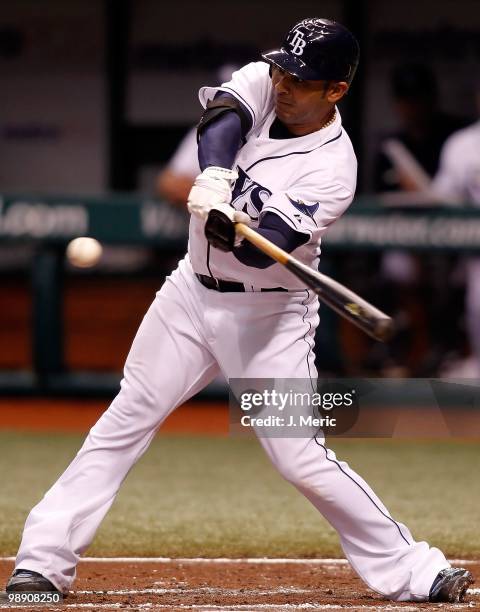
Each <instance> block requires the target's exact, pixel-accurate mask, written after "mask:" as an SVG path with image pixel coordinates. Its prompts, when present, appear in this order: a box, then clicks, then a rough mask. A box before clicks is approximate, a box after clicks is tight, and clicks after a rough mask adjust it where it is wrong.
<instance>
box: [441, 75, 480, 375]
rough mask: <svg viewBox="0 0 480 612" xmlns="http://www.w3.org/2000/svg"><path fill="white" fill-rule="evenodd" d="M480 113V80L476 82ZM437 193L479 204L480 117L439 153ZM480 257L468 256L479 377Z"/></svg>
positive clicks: (468, 304)
mask: <svg viewBox="0 0 480 612" xmlns="http://www.w3.org/2000/svg"><path fill="white" fill-rule="evenodd" d="M476 98H477V108H478V112H479V114H480V80H478V81H477V83H476ZM432 188H433V190H434V191H435V193H436V195H438V196H439V197H440V198H443V199H444V200H445V201H447V202H449V203H451V204H457V205H460V206H461V205H463V204H465V203H466V204H467V205H474V206H480V119H479V120H478V121H476V122H475V123H474V124H473V125H471V126H469V127H467V128H464V129H463V130H459V131H458V132H455V134H452V136H450V138H449V139H448V140H447V141H446V142H445V145H444V146H443V149H442V152H441V156H440V168H439V170H438V172H437V174H436V176H435V178H434V180H433V184H432ZM479 280H480V257H479V256H478V255H477V256H475V257H469V258H468V259H467V294H466V314H467V317H466V320H467V326H468V332H469V340H470V344H471V347H472V350H473V353H474V356H475V360H476V370H477V372H476V376H480V282H479Z"/></svg>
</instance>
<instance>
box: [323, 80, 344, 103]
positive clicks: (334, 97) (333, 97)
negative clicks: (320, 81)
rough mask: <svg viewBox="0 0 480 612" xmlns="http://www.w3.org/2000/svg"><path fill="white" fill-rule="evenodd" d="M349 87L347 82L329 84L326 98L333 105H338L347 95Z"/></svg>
mask: <svg viewBox="0 0 480 612" xmlns="http://www.w3.org/2000/svg"><path fill="white" fill-rule="evenodd" d="M348 88H349V85H348V83H347V82H346V81H332V82H331V83H329V87H328V91H327V93H326V96H325V97H326V98H327V100H328V101H329V102H331V103H332V104H336V103H337V102H338V101H339V100H341V99H342V98H343V96H344V95H345V94H346V93H347V91H348Z"/></svg>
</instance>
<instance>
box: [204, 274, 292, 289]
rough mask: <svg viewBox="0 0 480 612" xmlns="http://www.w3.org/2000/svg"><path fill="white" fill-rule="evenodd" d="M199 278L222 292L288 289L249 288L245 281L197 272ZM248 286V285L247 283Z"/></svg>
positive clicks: (208, 285) (209, 287)
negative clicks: (227, 279)
mask: <svg viewBox="0 0 480 612" xmlns="http://www.w3.org/2000/svg"><path fill="white" fill-rule="evenodd" d="M195 276H196V277H197V278H198V280H199V281H200V282H201V283H202V285H203V286H204V287H206V288H207V289H213V290H214V291H220V292H221V293H246V292H248V291H264V292H267V291H288V289H284V288H283V287H272V288H269V287H268V288H258V289H256V288H255V289H254V288H253V287H252V289H247V288H245V285H244V284H243V283H235V282H233V281H226V280H220V279H219V278H214V277H213V276H206V275H205V274H195ZM247 286H248V285H247Z"/></svg>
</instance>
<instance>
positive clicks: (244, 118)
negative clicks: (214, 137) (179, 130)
mask: <svg viewBox="0 0 480 612" xmlns="http://www.w3.org/2000/svg"><path fill="white" fill-rule="evenodd" d="M231 112H234V113H237V115H238V116H239V117H240V124H241V128H242V137H244V136H245V135H246V134H247V132H248V131H249V129H250V123H251V122H250V117H249V116H248V115H247V114H246V113H245V111H244V109H243V108H242V105H241V104H240V102H239V101H238V100H237V99H236V98H234V97H233V96H228V95H225V96H219V97H218V98H214V99H213V100H209V101H208V102H207V107H206V108H205V110H204V112H203V115H202V116H201V118H200V122H199V124H198V125H197V142H198V141H199V140H200V136H201V134H202V132H203V131H204V129H205V128H206V127H207V125H209V124H210V123H212V121H215V120H216V119H218V117H220V116H221V115H223V114H225V113H231Z"/></svg>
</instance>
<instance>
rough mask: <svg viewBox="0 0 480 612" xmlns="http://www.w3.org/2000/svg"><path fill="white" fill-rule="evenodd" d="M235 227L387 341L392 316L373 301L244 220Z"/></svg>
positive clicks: (325, 299)
mask: <svg viewBox="0 0 480 612" xmlns="http://www.w3.org/2000/svg"><path fill="white" fill-rule="evenodd" d="M235 230H236V231H237V232H238V233H239V234H240V235H241V236H243V237H244V238H245V239H246V240H248V241H249V242H251V243H252V244H254V245H255V246H256V247H257V248H258V249H260V251H262V252H263V253H265V254H266V255H269V256H270V257H271V258H272V259H274V260H275V261H277V262H278V263H280V264H282V265H284V266H285V267H286V268H287V270H290V272H292V273H293V274H295V276H296V277H297V278H299V279H300V280H302V281H303V282H304V283H305V284H306V285H307V286H308V287H310V289H312V290H313V291H314V292H315V293H316V294H317V295H318V297H319V298H320V300H322V302H325V304H328V306H330V308H333V310H335V311H336V312H338V314H339V315H341V316H342V317H344V318H345V319H348V320H349V321H350V322H351V323H353V324H354V325H356V326H357V327H358V328H360V329H361V330H362V331H364V332H365V333H367V334H368V335H369V336H371V337H372V338H375V339H376V340H380V341H381V342H385V341H387V340H388V339H389V338H391V337H392V335H393V332H394V326H393V320H392V319H391V318H390V317H389V316H388V315H386V314H385V313H383V312H382V311H381V310H378V308H375V306H372V304H369V303H368V302H367V301H365V300H364V299H363V298H361V297H360V296H358V295H357V294H356V293H354V292H353V291H350V289H347V288H346V287H344V286H343V285H342V284H340V283H339V282H337V281H335V280H333V278H330V277H329V276H326V275H325V274H322V273H321V272H316V271H315V270H312V269H311V268H309V267H308V266H306V265H305V264H303V263H301V262H300V261H298V259H295V257H292V256H291V255H290V254H289V253H286V252H285V251H284V250H282V249H280V248H279V247H277V246H276V245H275V244H273V242H270V240H267V239H266V238H264V237H263V236H261V235H260V234H258V233H257V232H256V231H255V230H253V229H252V228H251V227H248V225H245V224H244V223H236V224H235Z"/></svg>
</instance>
